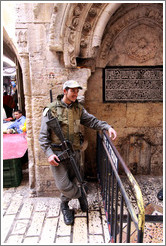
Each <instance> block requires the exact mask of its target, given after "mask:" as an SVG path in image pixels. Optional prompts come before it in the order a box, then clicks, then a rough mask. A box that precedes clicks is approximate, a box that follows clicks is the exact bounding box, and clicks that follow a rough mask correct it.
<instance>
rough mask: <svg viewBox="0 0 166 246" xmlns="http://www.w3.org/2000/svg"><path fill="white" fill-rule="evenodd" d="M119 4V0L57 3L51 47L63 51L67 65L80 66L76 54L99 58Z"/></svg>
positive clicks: (52, 25) (51, 29) (51, 32)
mask: <svg viewBox="0 0 166 246" xmlns="http://www.w3.org/2000/svg"><path fill="white" fill-rule="evenodd" d="M120 5H121V4H120V3H74V4H65V5H64V4H63V5H59V4H55V5H54V12H53V14H52V20H51V25H50V40H49V42H50V43H49V46H50V49H51V50H55V51H57V52H58V51H59V52H63V57H64V63H65V67H68V68H75V67H77V61H76V58H77V57H80V58H96V55H97V51H98V49H99V47H100V44H101V40H102V36H103V33H104V30H105V27H106V25H107V23H108V21H109V19H110V18H111V16H112V15H113V14H114V12H115V11H116V10H117V9H118V8H119V7H120ZM62 13H63V19H61V21H59V25H58V26H57V19H58V18H59V16H60V14H62ZM55 23H56V33H55ZM60 25H61V27H60ZM57 30H58V31H57Z"/></svg>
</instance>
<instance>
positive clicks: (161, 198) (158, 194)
mask: <svg viewBox="0 0 166 246" xmlns="http://www.w3.org/2000/svg"><path fill="white" fill-rule="evenodd" d="M157 198H158V199H159V200H160V201H162V200H163V189H161V190H160V191H159V192H158V193H157Z"/></svg>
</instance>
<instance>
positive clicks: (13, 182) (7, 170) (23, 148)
mask: <svg viewBox="0 0 166 246" xmlns="http://www.w3.org/2000/svg"><path fill="white" fill-rule="evenodd" d="M27 150H28V146H27V140H26V134H24V133H22V134H3V187H16V186H18V185H19V184H20V183H21V181H22V160H23V157H24V156H25V154H26V152H27Z"/></svg>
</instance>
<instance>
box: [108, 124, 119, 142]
mask: <svg viewBox="0 0 166 246" xmlns="http://www.w3.org/2000/svg"><path fill="white" fill-rule="evenodd" d="M108 133H109V137H110V138H112V140H115V139H116V137H117V132H116V131H115V130H114V129H113V128H112V127H110V128H109V129H108ZM112 135H113V137H112Z"/></svg>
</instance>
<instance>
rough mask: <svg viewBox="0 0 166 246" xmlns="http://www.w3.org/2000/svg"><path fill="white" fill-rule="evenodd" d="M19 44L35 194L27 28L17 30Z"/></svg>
mask: <svg viewBox="0 0 166 246" xmlns="http://www.w3.org/2000/svg"><path fill="white" fill-rule="evenodd" d="M17 43H18V50H19V56H20V58H21V64H20V65H21V68H22V75H23V88H24V96H25V110H26V128H27V143H28V161H29V187H30V193H31V194H35V193H36V190H35V186H36V184H35V158H34V142H33V124H32V89H31V78H30V64H29V52H28V47H27V28H24V29H23V28H19V27H18V28H17Z"/></svg>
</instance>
